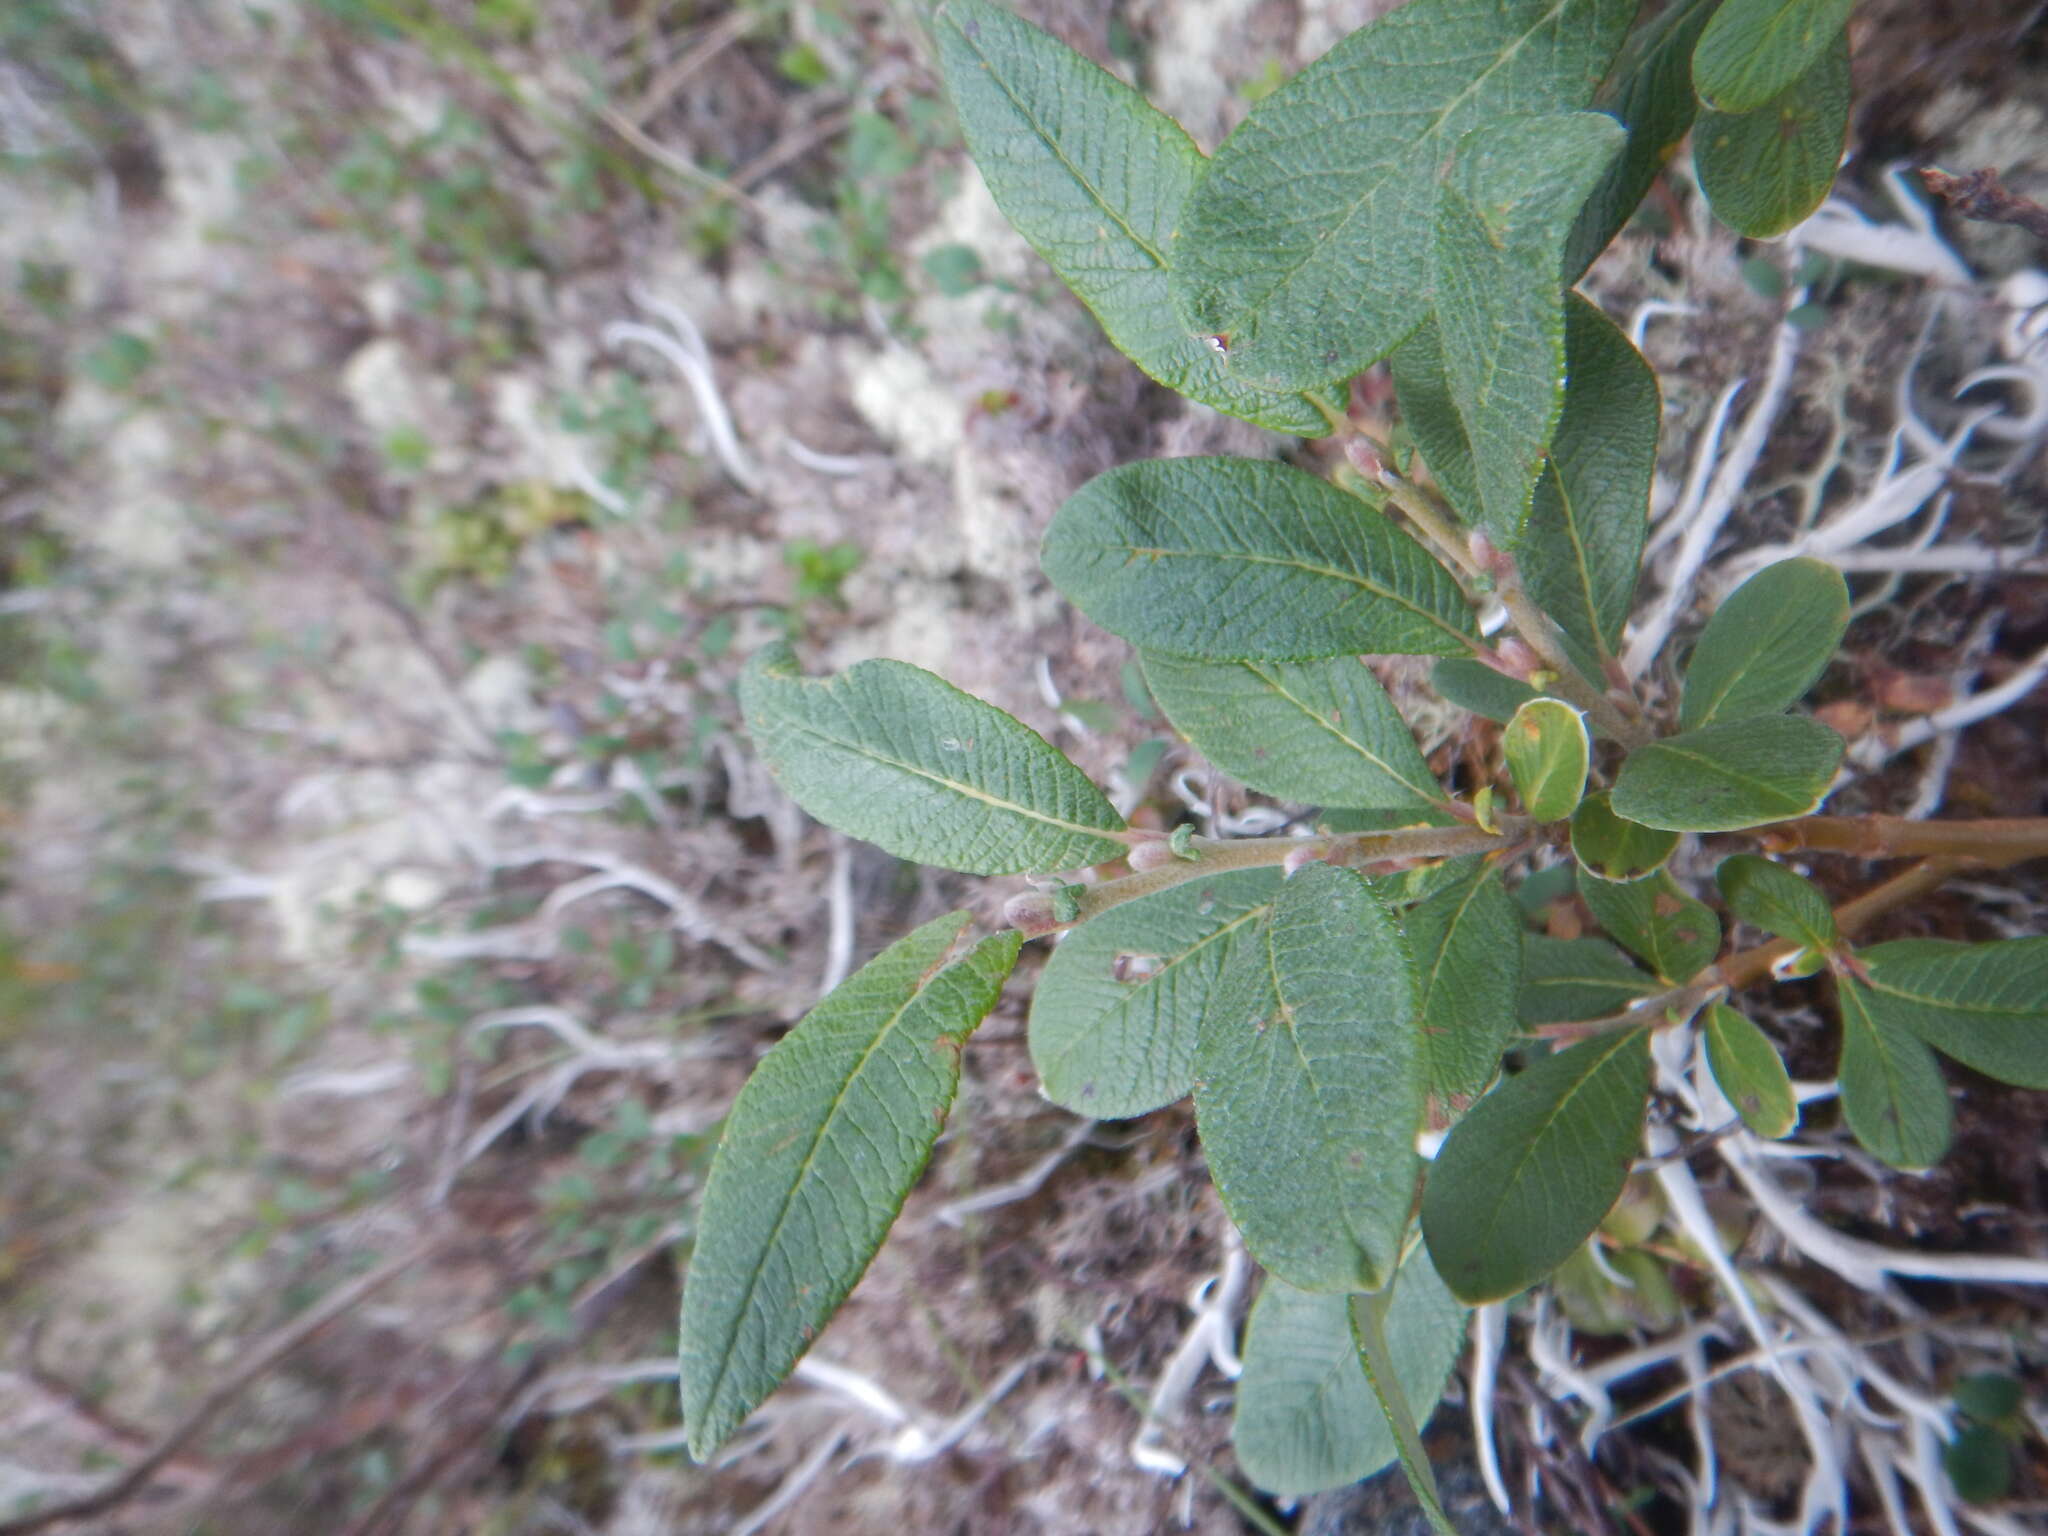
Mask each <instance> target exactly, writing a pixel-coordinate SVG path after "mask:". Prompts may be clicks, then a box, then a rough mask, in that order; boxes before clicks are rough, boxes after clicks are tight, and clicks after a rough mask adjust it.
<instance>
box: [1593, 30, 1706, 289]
mask: <svg viewBox="0 0 2048 1536" xmlns="http://www.w3.org/2000/svg"><path fill="white" fill-rule="evenodd" d="M1719 4H1720V0H1673V3H1672V4H1670V5H1667V6H1666V7H1665V8H1664V9H1663V10H1662V11H1661V12H1659V13H1658V15H1657V17H1656V19H1655V20H1654V21H1652V22H1650V23H1649V25H1647V26H1644V27H1639V28H1637V29H1636V30H1635V32H1633V33H1631V34H1630V36H1629V40H1628V45H1627V46H1626V47H1625V48H1624V49H1623V50H1622V53H1621V57H1620V58H1619V59H1617V60H1616V61H1615V64H1614V68H1613V69H1612V70H1610V71H1609V72H1608V75H1607V80H1606V82H1605V83H1604V84H1603V85H1602V86H1601V87H1600V94H1599V95H1598V96H1596V97H1594V99H1593V105H1594V106H1595V107H1597V108H1598V109H1599V110H1600V111H1602V112H1606V113H1608V114H1610V115H1611V116H1613V117H1614V118H1616V119H1617V120H1619V122H1620V123H1621V125H1622V126H1623V127H1624V128H1626V129H1627V130H1628V145H1627V147H1626V148H1624V149H1623V150H1622V152H1621V154H1620V156H1619V157H1618V158H1617V159H1616V160H1615V162H1614V164H1613V165H1611V166H1609V167H1608V168H1607V174H1606V176H1604V177H1603V178H1602V179H1601V182H1600V185H1599V186H1598V187H1596V188H1594V190H1593V195H1592V196H1591V197H1589V198H1587V199H1586V206H1585V207H1584V208H1582V209H1580V210H1579V221H1578V223H1577V224H1576V225H1575V226H1574V227H1573V229H1572V237H1571V239H1570V240H1569V241H1568V242H1567V243H1566V246H1565V258H1564V275H1565V281H1567V282H1572V281H1575V280H1576V279H1577V278H1578V277H1579V276H1580V275H1581V274H1583V273H1584V272H1585V270H1586V269H1587V268H1588V267H1590V266H1592V265H1593V261H1594V258H1595V257H1597V256H1598V255H1599V254H1600V253H1601V252H1602V251H1604V250H1606V249H1607V245H1608V242H1609V241H1611V240H1612V239H1613V238H1614V237H1615V236H1616V235H1618V234H1620V233H1621V230H1622V226H1624V225H1625V224H1627V223H1628V221H1629V218H1630V217H1631V216H1632V215H1633V214H1634V213H1635V211H1636V206H1637V204H1639V203H1641V202H1642V200H1643V194H1644V193H1646V192H1648V191H1649V190H1650V184H1651V183H1652V182H1654V181H1655V180H1656V179H1657V173H1658V172H1659V171H1661V170H1662V169H1663V168H1664V162H1665V161H1667V160H1669V159H1670V158H1671V152H1672V151H1673V150H1675V149H1677V148H1678V146H1679V145H1680V144H1681V143H1682V142H1683V141H1684V139H1685V136H1686V134H1687V132H1688V131H1690V129H1691V128H1692V120H1693V114H1694V113H1695V112H1696V111H1697V110H1698V105H1699V104H1698V101H1697V99H1696V98H1695V97H1694V96H1693V92H1692V53H1693V47H1694V45H1695V44H1696V43H1698V41H1699V36H1700V33H1701V32H1703V31H1704V30H1705V29H1706V25H1707V22H1708V20H1709V19H1710V18H1711V17H1712V16H1713V14H1714V7H1715V6H1717V5H1719Z"/></svg>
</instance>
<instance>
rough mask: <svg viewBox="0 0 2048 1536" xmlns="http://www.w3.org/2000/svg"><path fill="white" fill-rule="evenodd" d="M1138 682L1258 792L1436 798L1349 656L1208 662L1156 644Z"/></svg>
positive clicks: (1374, 686) (1381, 698)
mask: <svg viewBox="0 0 2048 1536" xmlns="http://www.w3.org/2000/svg"><path fill="white" fill-rule="evenodd" d="M1145 680H1146V682H1147V683H1148V684H1149V685H1150V686H1151V689H1152V696H1153V697H1154V698H1155V699H1157V700H1158V701H1159V707H1160V708H1161V709H1162V710H1164V711H1165V712H1166V717H1167V719H1169V720H1171V721H1172V722H1173V724H1174V728H1175V729H1176V730H1178V731H1179V732H1180V733H1181V735H1183V736H1185V737H1187V739H1188V740H1189V741H1191V742H1193V743H1194V744H1195V746H1196V747H1197V748H1198V749H1200V751H1201V753H1202V755H1203V756H1205V757H1207V758H1208V759H1209V761H1210V762H1212V763H1214V764H1215V765H1216V766H1217V767H1218V768H1221V769H1222V770H1223V771H1224V772H1225V773H1227V774H1229V775H1231V777H1233V778H1235V779H1237V780H1238V781H1240V782H1241V783H1244V784H1247V785H1249V786H1251V788H1253V789H1256V790H1258V791H1260V792H1261V793H1262V794H1268V795H1274V796H1277V797H1278V798H1280V799H1282V800H1293V801H1298V802H1301V803H1303V804H1307V805H1337V806H1345V807H1347V808H1354V809H1366V810H1370V809H1379V808H1382V807H1388V808H1396V807H1403V806H1418V805H1433V804H1435V803H1437V802H1439V801H1440V800H1442V799H1443V796H1444V792H1443V789H1442V788H1441V787H1440V786H1439V785H1438V784H1437V782H1436V780H1435V778H1434V777H1432V776H1431V774H1430V771H1429V765H1428V764H1427V763H1425V762H1424V761H1423V760H1422V752H1421V749H1420V748H1418V747H1417V746H1416V745H1415V738H1414V736H1413V735H1411V734H1410V733H1409V730H1408V724H1407V722H1406V721H1404V720H1403V719H1402V718H1401V714H1400V711H1398V710H1397V709H1395V708H1394V704H1393V701H1392V700H1391V699H1389V698H1388V697H1387V690H1386V689H1384V688H1382V687H1381V686H1380V681H1379V679H1378V678H1376V677H1374V676H1373V675H1372V669H1371V668H1369V667H1367V666H1366V665H1365V663H1364V662H1362V661H1360V660H1358V659H1357V658H1356V657H1354V656H1339V657H1332V658H1331V659H1329V660H1327V661H1311V662H1301V663H1292V664H1290V663H1287V662H1274V661H1246V662H1223V663H1214V662H1202V661H1188V660H1185V659H1184V658H1182V657H1178V656H1168V655H1164V654H1162V653H1160V652H1157V651H1155V652H1151V653H1149V654H1148V655H1147V656H1146V657H1145Z"/></svg>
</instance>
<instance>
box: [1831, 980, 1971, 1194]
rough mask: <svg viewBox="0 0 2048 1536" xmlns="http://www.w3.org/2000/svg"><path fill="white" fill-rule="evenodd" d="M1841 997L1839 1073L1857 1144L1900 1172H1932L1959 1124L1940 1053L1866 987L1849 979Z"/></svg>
mask: <svg viewBox="0 0 2048 1536" xmlns="http://www.w3.org/2000/svg"><path fill="white" fill-rule="evenodd" d="M1836 995H1837V996H1838V997H1839V998H1840V999H1841V1005H1842V1060H1841V1065H1840V1067H1839V1068H1838V1069H1837V1072H1836V1079H1837V1081H1836V1089H1837V1091H1838V1092H1839V1094H1840V1095H1841V1100H1842V1117H1843V1118H1844V1119H1845V1120H1847V1121H1848V1122H1849V1129H1850V1130H1852V1131H1854V1132H1855V1133H1856V1139H1857V1140H1858V1141H1860V1142H1862V1143H1863V1145H1864V1146H1865V1147H1867V1148H1868V1149H1869V1150H1870V1151H1871V1152H1872V1153H1874V1154H1875V1155H1876V1156H1878V1157H1879V1158H1882V1159H1883V1160H1884V1161H1885V1162H1887V1163H1890V1164H1891V1165H1892V1166H1893V1167H1894V1168H1931V1167H1932V1166H1933V1165H1934V1164H1935V1163H1937V1162H1939V1161H1940V1160H1941V1154H1942V1153H1944V1152H1946V1151H1947V1150H1948V1143H1949V1136H1950V1133H1951V1129H1952V1126H1953V1122H1954V1110H1953V1108H1952V1107H1951V1106H1950V1104H1949V1100H1948V1085H1947V1084H1946V1083H1944V1082H1943V1081H1942V1078H1941V1067H1940V1066H1939V1065H1938V1064H1937V1063H1936V1061H1935V1059H1934V1052H1932V1051H1930V1050H1929V1049H1928V1048H1927V1047H1926V1046H1925V1045H1923V1044H1922V1043H1921V1042H1920V1041H1919V1040H1918V1039H1917V1038H1916V1037H1915V1036H1914V1035H1913V1034H1912V1032H1911V1031H1909V1030H1908V1029H1906V1027H1905V1026H1904V1025H1903V1024H1901V1023H1899V1022H1898V1021H1897V1020H1896V1019H1895V1018H1893V1017H1891V1016H1890V1015H1888V1014H1886V1013H1884V1012H1883V1011H1881V1010H1879V1009H1874V1008H1873V1007H1872V1006H1871V1001H1872V1000H1871V995H1870V993H1869V991H1868V990H1867V989H1866V988H1865V987H1864V986H1863V984H1862V983H1861V982H1856V981H1850V980H1847V979H1844V980H1843V981H1842V983H1841V984H1840V985H1839V986H1838V987H1837V988H1836Z"/></svg>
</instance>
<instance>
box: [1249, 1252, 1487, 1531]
mask: <svg viewBox="0 0 2048 1536" xmlns="http://www.w3.org/2000/svg"><path fill="white" fill-rule="evenodd" d="M1348 1306H1349V1303H1348V1301H1347V1300H1346V1298H1345V1297H1343V1296H1340V1295H1335V1294H1333V1293H1330V1292H1318V1291H1302V1290H1297V1289H1295V1288H1294V1287H1293V1286H1291V1285H1289V1284H1288V1283H1287V1282H1286V1281H1285V1280H1281V1279H1278V1278H1275V1277H1273V1276H1268V1277H1267V1279H1266V1283H1265V1284H1264V1285H1263V1286H1261V1287H1260V1289H1259V1299H1258V1303H1257V1305H1255V1306H1254V1307H1253V1308H1252V1315H1251V1321H1250V1322H1249V1323H1248V1324H1247V1325H1246V1330H1245V1341H1244V1375H1243V1376H1242V1377H1241V1378H1239V1381H1238V1385H1237V1412H1236V1420H1235V1423H1234V1424H1233V1426H1232V1429H1231V1440H1232V1442H1233V1444H1234V1445H1235V1446H1236V1449H1237V1459H1238V1464H1239V1465H1240V1466H1242V1467H1243V1468H1244V1470H1245V1475H1246V1476H1247V1477H1249V1478H1250V1479H1251V1480H1252V1481H1253V1482H1254V1483H1256V1484H1257V1485H1258V1486H1259V1487H1260V1488H1263V1489H1264V1490H1265V1491H1266V1492H1268V1493H1271V1494H1277V1495H1279V1496H1280V1497H1282V1498H1291V1497H1296V1496H1299V1495H1301V1494H1308V1493H1319V1492H1321V1491H1322V1490H1324V1489H1327V1488H1342V1487H1345V1486H1346V1485H1348V1484H1351V1483H1355V1482H1358V1481H1360V1480H1362V1479H1364V1478H1368V1477H1371V1476H1372V1475H1373V1474H1374V1473H1375V1472H1378V1471H1381V1470H1382V1469H1383V1468H1386V1467H1389V1466H1391V1465H1392V1464H1393V1463H1394V1460H1395V1458H1396V1456H1397V1455H1398V1450H1397V1448H1396V1446H1395V1444H1394V1435H1393V1431H1392V1430H1391V1429H1390V1428H1389V1427H1388V1425H1387V1418H1386V1414H1385V1413H1383V1412H1382V1411H1381V1409H1380V1406H1379V1403H1378V1402H1377V1401H1376V1400H1375V1399H1374V1397H1373V1392H1372V1387H1371V1385H1370V1384H1369V1383H1368V1382H1367V1381H1366V1378H1365V1369H1364V1367H1363V1366H1361V1365H1360V1364H1359V1361H1358V1348H1357V1345H1356V1344H1354V1343H1353V1342H1352V1338H1351V1319H1350V1313H1349V1311H1348ZM1467 1315H1468V1313H1467V1311H1466V1309H1465V1307H1464V1306H1463V1305H1462V1304H1461V1303H1460V1302H1459V1301H1458V1299H1457V1298H1456V1297H1455V1296H1453V1295H1452V1294H1451V1293H1450V1292H1449V1291H1447V1290H1446V1289H1444V1283H1443V1281H1442V1280H1440V1279H1438V1278H1437V1273H1436V1270H1435V1268H1434V1267H1433V1266H1432V1265H1431V1264H1430V1262H1429V1253H1428V1251H1427V1250H1426V1249H1425V1248H1423V1247H1422V1245H1421V1244H1419V1243H1418V1244H1417V1245H1416V1246H1415V1247H1414V1249H1413V1250H1412V1251H1411V1252H1410V1253H1409V1255H1408V1257H1407V1258H1406V1259H1404V1260H1402V1262H1401V1272H1400V1274H1399V1276H1398V1277H1397V1278H1396V1279H1395V1281H1394V1295H1393V1299H1392V1300H1391V1301H1390V1302H1389V1303H1388V1308H1387V1336H1388V1342H1389V1343H1390V1344H1391V1346H1392V1349H1393V1354H1394V1373H1395V1376H1396V1377H1397V1378H1398V1379H1399V1381H1400V1383H1401V1390H1402V1393H1403V1395H1404V1396H1405V1397H1406V1398H1407V1400H1408V1401H1409V1402H1410V1403H1412V1404H1415V1405H1416V1406H1417V1413H1418V1416H1419V1417H1420V1418H1422V1419H1424V1420H1425V1421H1426V1420H1427V1419H1428V1417H1429V1414H1430V1411H1431V1410H1432V1409H1433V1408H1434V1406H1435V1404H1436V1402H1437V1400H1438V1399H1439V1398H1440V1397H1442V1396H1443V1390H1444V1383H1445V1382H1446V1381H1447V1380H1449V1378H1450V1374H1451V1368H1452V1367H1453V1366H1454V1365H1456V1364H1457V1362H1458V1354H1459V1352H1460V1351H1461V1350H1462V1349H1463V1348H1464V1344H1465V1319H1466V1317H1467Z"/></svg>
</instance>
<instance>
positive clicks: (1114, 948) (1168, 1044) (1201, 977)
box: [1030, 869, 1280, 1120]
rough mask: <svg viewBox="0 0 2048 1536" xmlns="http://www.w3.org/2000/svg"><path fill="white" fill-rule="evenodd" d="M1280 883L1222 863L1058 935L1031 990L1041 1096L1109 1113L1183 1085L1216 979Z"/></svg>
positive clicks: (1188, 1081)
mask: <svg viewBox="0 0 2048 1536" xmlns="http://www.w3.org/2000/svg"><path fill="white" fill-rule="evenodd" d="M1279 887H1280V871H1279V870H1277V869H1246V870H1235V871H1227V872H1225V873H1222V874H1219V875H1217V876H1216V877H1215V878H1214V879H1210V880H1191V881H1189V882H1188V883H1187V884H1185V885H1177V886H1174V887H1173V888H1172V889H1170V890H1165V891H1161V892H1160V893H1159V894H1158V895H1156V896H1147V897H1145V898H1144V899H1143V900H1141V901H1133V902H1129V903H1127V904H1126V905H1124V906H1121V907H1112V908H1111V909H1110V910H1109V911H1107V912H1105V913H1103V914H1102V915H1101V916H1100V917H1097V918H1093V919H1091V920H1089V921H1088V922H1085V923H1083V924H1082V925H1081V926H1080V927H1079V928H1076V929H1075V930H1074V931H1073V932H1072V933H1070V934H1068V935H1067V936H1066V937H1065V938H1064V939H1062V940H1060V942H1059V945H1058V947H1057V948H1055V949H1054V950H1053V952H1052V958H1051V959H1050V960H1048V961H1047V962H1046V964H1045V970H1044V971H1043V972H1042V973H1041V974H1040V976H1039V978H1038V989H1037V991H1036V992H1035V993H1033V994H1032V998H1031V1026H1030V1040H1031V1061H1032V1064H1033V1065H1034V1066H1035V1067H1037V1068H1038V1075H1039V1077H1040V1079H1041V1080H1042V1082H1043V1084H1044V1089H1045V1096H1046V1097H1047V1098H1048V1099H1051V1100H1052V1101H1053V1103H1055V1104H1057V1105H1059V1106H1060V1107H1061V1108H1063V1109H1071V1110H1073V1111H1074V1112H1075V1113H1076V1114H1081V1115H1089V1116H1092V1117H1094V1118H1096V1119H1099V1120H1114V1119H1119V1118H1122V1117H1124V1116H1128V1115H1142V1114H1145V1113H1147V1112H1149V1111H1151V1110H1155V1109H1158V1108H1159V1107H1160V1106H1161V1105H1165V1104H1171V1103H1172V1102H1173V1101H1174V1100H1175V1099H1178V1098H1180V1097H1181V1096H1182V1095H1184V1094H1185V1093H1187V1091H1188V1090H1189V1089H1190V1088H1192V1087H1193V1086H1194V1081H1195V1046H1196V1042H1197V1040H1198V1039H1199V1038H1200V1033H1201V1023H1202V1013H1203V1010H1204V1009H1206V1008H1207V1007H1208V1005H1209V999H1210V995H1211V992H1212V991H1213V989H1214V988H1215V985H1216V979H1217V977H1218V976H1219V975H1221V974H1222V971H1223V968H1224V966H1225V965H1226V963H1227V962H1228V961H1229V959H1230V955H1231V953H1232V951H1233V950H1234V949H1235V948H1236V947H1237V945H1239V944H1240V943H1243V942H1248V941H1249V940H1250V939H1252V938H1253V937H1255V936H1256V931H1257V928H1258V925H1259V924H1260V923H1262V922H1263V921H1264V920H1265V918H1266V915H1267V913H1268V912H1269V911H1271V909H1272V901H1273V894H1274V892H1275V891H1277V890H1278V889H1279Z"/></svg>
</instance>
